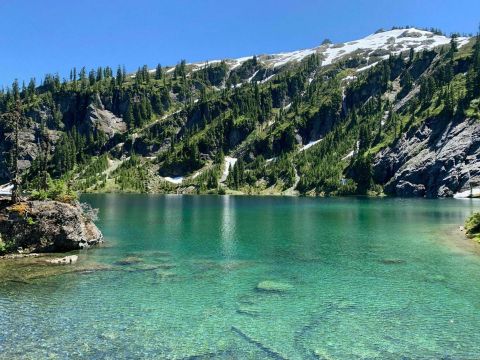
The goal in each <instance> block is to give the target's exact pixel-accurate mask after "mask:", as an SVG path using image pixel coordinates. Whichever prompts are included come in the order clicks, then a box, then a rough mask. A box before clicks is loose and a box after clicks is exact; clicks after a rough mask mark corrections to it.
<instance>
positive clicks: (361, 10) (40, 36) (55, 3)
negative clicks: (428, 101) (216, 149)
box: [0, 0, 480, 86]
mask: <svg viewBox="0 0 480 360" xmlns="http://www.w3.org/2000/svg"><path fill="white" fill-rule="evenodd" d="M479 22H480V1H479V0H455V1H451V0H441V1H440V0H435V1H433V0H416V1H414V0H402V1H391V0H385V1H379V0H348V1H347V0H335V1H331V0H330V1H323V0H317V1H313V0H296V1H284V0H255V1H253V0H237V1H230V0H183V1H180V0H170V1H162V0H157V1H155V0H136V1H131V0H130V1H126V0H116V1H112V0H109V1H107V0H82V1H81V2H80V1H78V2H73V1H66V0H42V1H39V0H22V1H15V0H0V86H1V85H2V84H3V85H7V84H10V83H11V82H12V81H13V80H14V79H15V78H18V79H19V80H20V81H22V80H25V81H27V80H28V79H30V78H31V77H36V78H37V82H39V79H41V78H43V76H44V75H45V73H49V72H50V73H55V72H58V73H59V74H60V76H61V77H66V76H68V74H69V71H70V69H71V68H72V67H73V66H77V67H81V66H86V67H87V69H89V68H96V67H97V66H106V65H110V66H111V67H113V68H114V69H116V67H117V65H118V64H122V65H125V66H126V68H127V70H128V71H133V70H135V69H136V68H137V67H138V66H140V65H143V64H148V65H149V66H152V67H153V66H155V65H156V64H157V63H161V64H163V65H168V64H169V65H172V64H176V63H177V62H178V61H179V60H180V59H186V60H187V61H189V62H191V61H202V60H207V59H217V58H225V57H232V58H233V57H240V56H245V55H251V54H262V53H274V52H280V51H287V50H296V49H301V48H307V47H313V46H316V45H318V44H319V43H321V41H322V40H323V39H325V38H330V39H331V40H333V41H334V42H343V41H347V40H354V39H356V38H359V37H363V36H366V35H368V34H370V33H372V32H374V31H375V30H377V29H379V28H382V27H383V28H390V27H392V26H394V25H402V26H403V25H415V26H419V27H432V26H433V27H437V28H441V29H442V30H444V31H445V32H447V33H450V32H454V31H458V32H467V33H473V32H476V31H477V29H478V23H479Z"/></svg>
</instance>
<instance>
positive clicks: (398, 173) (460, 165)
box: [373, 118, 480, 197]
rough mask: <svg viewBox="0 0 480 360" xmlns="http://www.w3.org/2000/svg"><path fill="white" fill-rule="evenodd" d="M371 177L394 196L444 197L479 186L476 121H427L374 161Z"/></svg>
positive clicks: (479, 138)
mask: <svg viewBox="0 0 480 360" xmlns="http://www.w3.org/2000/svg"><path fill="white" fill-rule="evenodd" d="M373 168H374V178H375V181H376V182H378V183H383V184H386V185H385V192H386V193H388V194H391V195H397V196H426V197H448V196H453V195H454V194H455V193H457V192H460V191H464V190H467V189H468V188H469V186H470V182H471V183H472V184H475V185H476V184H480V122H479V121H477V120H474V119H462V120H456V121H455V120H454V121H451V122H450V121H447V120H441V119H435V118H433V119H429V120H427V121H426V122H425V123H424V124H423V125H422V126H420V128H418V129H416V130H412V131H410V132H407V133H406V134H404V135H403V136H402V138H401V139H400V140H399V141H397V143H396V144H395V145H394V146H392V147H390V148H386V149H384V150H382V151H381V152H380V153H378V154H377V156H376V157H375V160H374V166H373Z"/></svg>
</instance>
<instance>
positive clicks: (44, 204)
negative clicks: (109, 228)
mask: <svg viewBox="0 0 480 360" xmlns="http://www.w3.org/2000/svg"><path fill="white" fill-rule="evenodd" d="M0 234H1V235H2V238H3V241H4V242H5V243H7V244H9V248H10V249H14V250H16V249H18V248H22V251H24V252H64V251H71V250H78V249H84V248H88V247H90V246H93V245H96V244H99V243H100V242H102V239H103V236H102V233H101V232H100V230H98V228H97V226H96V225H95V224H94V223H93V221H92V219H90V218H89V217H88V216H87V215H86V214H84V212H83V210H82V207H81V206H80V204H79V203H73V204H67V203H62V202H58V201H25V202H20V203H17V204H14V205H11V206H6V207H5V206H3V207H2V208H1V209H0Z"/></svg>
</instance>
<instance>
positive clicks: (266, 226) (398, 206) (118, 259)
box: [0, 195, 480, 359]
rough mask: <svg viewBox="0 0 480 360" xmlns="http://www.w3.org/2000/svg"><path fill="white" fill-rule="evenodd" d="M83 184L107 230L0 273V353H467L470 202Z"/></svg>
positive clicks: (478, 291)
mask: <svg viewBox="0 0 480 360" xmlns="http://www.w3.org/2000/svg"><path fill="white" fill-rule="evenodd" d="M83 200H85V201H88V202H89V203H91V204H92V205H93V206H95V207H98V208H99V209H100V219H99V221H98V225H99V227H100V228H101V230H102V231H103V233H104V235H105V238H106V240H107V244H106V246H105V247H103V248H99V249H93V250H89V251H87V252H82V253H81V254H80V263H81V264H91V265H92V270H91V271H81V272H76V273H71V274H64V275H58V276H53V277H48V278H42V279H38V280H35V281H31V282H29V283H26V284H23V283H6V284H2V285H0V358H1V359H50V358H52V359H157V358H158V359H210V358H213V359H217V358H218V359H236V358H238V359H272V358H273V359H283V358H286V359H480V346H479V344H480V251H479V249H478V246H477V245H475V244H473V243H472V242H470V241H469V240H466V239H464V238H463V237H462V235H461V233H460V232H459V231H458V230H457V229H458V226H459V225H460V224H462V223H463V221H464V219H465V217H466V216H467V215H468V214H470V213H471V212H472V211H474V210H478V209H480V202H475V201H458V200H430V201H427V200H413V199H410V200H402V199H370V200H369V199H355V198H353V199H351V198H348V199H309V198H269V197H261V198H260V197H258V198H256V197H231V196H230V197H228V196H225V197H213V196H212V197H207V196H197V197H193V196H183V197H182V196H147V195H95V196H93V195H92V196H85V197H84V199H83ZM100 265H101V266H100ZM95 269H96V270H95ZM262 281H273V282H276V283H278V284H277V286H281V287H282V289H278V290H284V291H260V290H258V289H257V288H256V287H257V285H258V284H259V283H260V282H262ZM274 285H275V284H274Z"/></svg>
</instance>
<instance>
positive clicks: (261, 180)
mask: <svg viewBox="0 0 480 360" xmlns="http://www.w3.org/2000/svg"><path fill="white" fill-rule="evenodd" d="M478 66H479V65H478V38H477V37H473V38H467V37H453V38H448V37H445V36H443V35H438V34H434V33H432V32H428V31H425V30H419V29H416V28H407V29H393V30H389V31H384V32H377V33H376V34H372V35H370V36H367V37H365V38H363V39H360V40H356V41H350V42H347V43H343V44H330V43H325V44H323V45H320V46H319V47H316V48H312V49H305V50H298V51H293V52H284V53H279V54H273V55H258V56H251V57H243V58H239V59H233V60H232V59H231V60H228V59H227V60H221V61H220V60H213V61H210V62H204V63H193V64H187V63H186V62H185V61H182V62H180V63H179V64H177V65H176V66H175V67H171V68H162V67H161V66H158V67H157V68H156V69H155V70H152V69H148V67H147V66H144V67H142V68H139V70H138V71H137V72H136V73H135V74H133V75H130V76H127V75H126V73H125V71H124V70H123V71H122V69H121V68H119V69H118V70H117V74H116V76H114V75H113V71H112V69H110V68H105V69H102V68H99V69H97V70H92V71H90V72H89V73H88V75H87V73H86V70H85V69H82V70H81V71H80V73H79V74H78V76H77V71H76V69H73V70H72V76H71V79H70V81H64V82H61V81H60V79H59V78H58V77H55V76H51V75H49V76H47V77H46V78H45V80H44V82H43V83H42V85H41V86H40V87H36V86H35V84H33V85H32V84H29V86H28V87H26V88H24V89H20V88H19V86H18V84H16V85H15V84H14V86H13V88H12V90H7V91H6V92H0V113H3V114H9V113H11V112H12V109H13V108H14V103H15V101H20V102H21V113H22V114H23V115H24V117H25V119H26V120H27V121H25V123H26V124H25V126H23V128H22V131H21V134H20V151H19V153H20V160H21V161H20V165H21V166H20V168H21V170H22V171H23V173H24V180H25V185H26V187H27V188H28V187H30V188H38V187H39V186H40V185H39V183H40V182H41V181H40V178H41V176H40V175H41V174H43V175H42V176H43V178H45V177H53V178H59V179H63V181H69V182H71V183H72V184H73V186H74V187H75V188H77V189H78V190H80V191H141V192H182V193H185V192H186V193H191V192H201V193H203V192H215V193H217V192H220V193H224V192H231V193H259V194H282V193H285V194H287V193H288V194H295V193H298V194H305V195H306V194H311V195H341V194H355V193H366V192H370V193H381V192H382V191H384V190H385V191H387V192H388V193H390V194H392V195H403V196H412V195H413V196H430V197H432V196H453V195H454V194H455V193H458V192H460V191H461V190H465V186H467V185H466V184H467V180H465V177H466V175H459V177H458V179H457V181H456V182H455V181H453V182H452V181H450V180H445V181H443V182H442V181H440V183H439V184H435V185H429V184H424V183H425V182H426V180H425V178H426V177H425V176H423V175H422V176H419V177H418V178H416V179H415V180H416V181H419V182H423V183H415V182H413V183H412V182H409V181H407V180H406V179H409V176H410V175H405V174H404V175H402V176H401V177H402V178H401V179H400V180H401V181H397V180H398V179H396V178H395V176H396V175H395V173H392V171H393V169H396V170H395V171H398V169H399V168H401V167H402V166H397V165H393V164H387V163H385V162H382V161H380V160H381V159H379V158H378V157H379V156H382V155H380V154H384V153H382V151H387V150H385V149H390V150H391V151H392V152H393V151H395V146H396V144H399V143H402V141H403V142H404V144H405V146H407V144H408V143H409V141H414V140H413V139H414V138H415V135H414V134H415V131H417V130H418V129H421V127H422V126H423V124H427V123H432V122H433V123H434V124H435V125H434V126H433V127H437V126H440V125H437V122H438V123H443V122H446V123H453V122H459V121H460V123H461V124H468V126H467V127H465V128H462V129H463V130H462V131H463V132H465V131H466V132H468V131H470V130H474V131H476V130H475V129H477V127H476V125H475V124H474V123H471V121H472V120H471V119H472V117H473V118H478V101H477V98H478ZM432 119H437V120H438V121H434V120H432ZM27 123H28V124H27ZM433 130H435V129H433ZM433 130H432V131H431V133H432V134H434V133H436V131H433ZM11 131H12V128H11V126H10V125H9V124H7V122H5V121H4V122H3V123H0V132H1V134H2V135H3V136H7V135H8V134H11ZM460 138H462V139H465V137H460ZM402 139H404V140H402ZM471 142H472V144H473V143H476V140H475V139H473V138H472V139H471ZM472 144H470V145H469V146H467V148H465V149H463V152H462V154H463V153H468V156H469V159H470V160H468V161H472V160H471V159H472V156H474V157H475V156H476V154H477V151H476V150H475V151H474V152H473V155H472V154H471V153H470V152H469V149H470V148H471V147H472V146H473V147H475V146H476V145H475V146H474V145H472ZM427 145H428V144H427ZM467 145H468V144H467ZM9 147H10V148H9ZM9 149H10V150H9ZM11 149H12V144H11V141H10V142H9V141H8V140H7V141H6V142H5V144H3V145H2V150H3V151H2V154H8V153H9V151H10V152H11ZM402 150H403V149H397V150H396V152H397V153H401V151H402ZM424 150H425V151H426V149H424ZM433 153H435V152H433ZM429 156H433V155H429ZM462 156H463V155H462ZM462 156H460V155H458V154H457V157H459V159H458V161H459V162H460V163H462V162H464V161H466V156H464V157H462ZM7 157H8V156H5V155H3V156H2V157H0V164H2V165H0V177H3V178H4V180H8V178H9V177H10V175H9V174H10V171H11V170H9V166H8V159H7ZM390 158H395V156H393V155H392V156H390ZM401 158H405V159H406V158H409V157H408V156H401ZM447 158H448V156H447ZM446 160H448V159H446ZM473 163H474V166H473V167H472V166H469V167H468V168H469V175H468V176H469V180H468V182H469V183H470V180H471V179H472V178H473V179H477V178H478V176H479V175H480V174H479V173H478V168H477V158H476V157H475V159H474V161H473ZM400 165H405V164H400ZM437 165H438V166H439V167H440V168H442V167H445V164H444V163H442V164H437ZM455 166H457V164H456V165H455ZM381 167H383V168H387V170H384V171H383V174H384V175H385V174H387V175H388V176H379V175H378V174H379V173H382V171H380V170H379V168H381ZM447 168H448V170H447V172H448V173H449V174H450V173H451V172H453V171H457V170H458V169H455V168H452V166H450V165H448V166H447ZM388 169H389V170H388ZM419 171H420V172H422V171H423V172H424V173H427V175H428V173H429V172H431V171H433V170H432V168H429V167H427V168H425V169H424V170H419ZM427 178H428V176H427ZM447 178H448V179H449V178H450V177H448V176H447V177H445V179H447ZM410 180H412V179H410ZM412 181H413V180H412ZM392 182H394V183H395V184H396V185H391V184H392ZM44 183H45V181H44ZM407 183H408V184H410V185H411V186H410V185H408V184H407ZM447 183H448V184H447ZM399 184H400V185H399ZM402 184H403V185H402ZM405 184H407V185H405ZM397 185H398V186H400V188H401V189H400V188H399V187H398V186H397ZM437 185H438V186H437ZM440 188H441V189H442V190H441V191H440V190H439V189H440Z"/></svg>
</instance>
